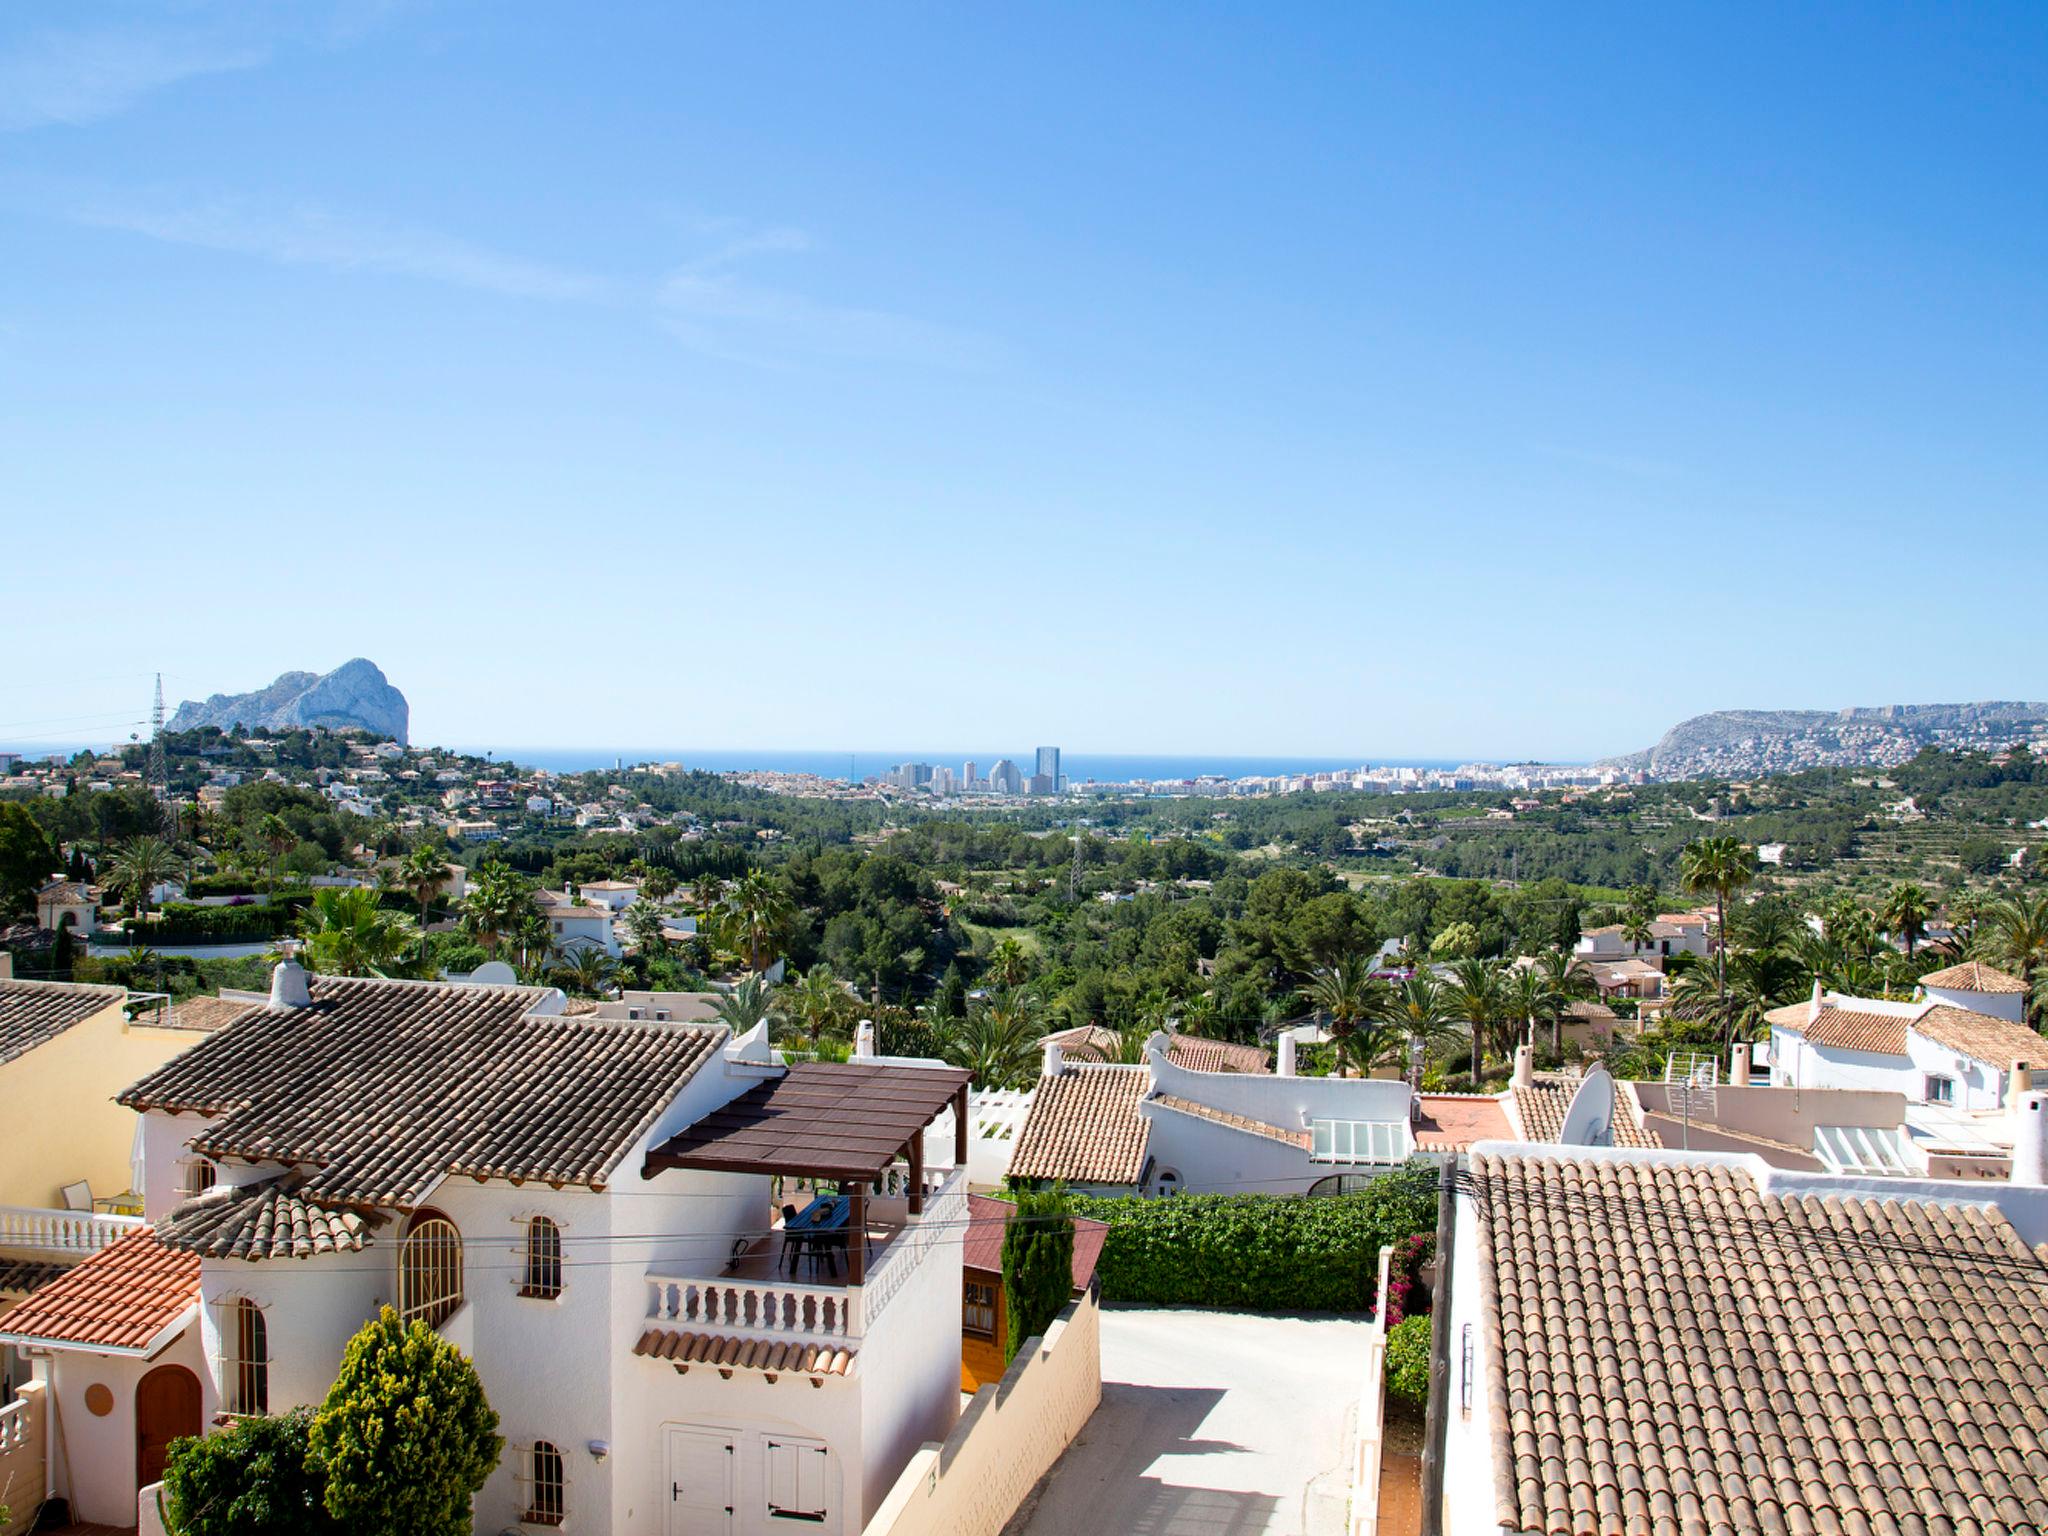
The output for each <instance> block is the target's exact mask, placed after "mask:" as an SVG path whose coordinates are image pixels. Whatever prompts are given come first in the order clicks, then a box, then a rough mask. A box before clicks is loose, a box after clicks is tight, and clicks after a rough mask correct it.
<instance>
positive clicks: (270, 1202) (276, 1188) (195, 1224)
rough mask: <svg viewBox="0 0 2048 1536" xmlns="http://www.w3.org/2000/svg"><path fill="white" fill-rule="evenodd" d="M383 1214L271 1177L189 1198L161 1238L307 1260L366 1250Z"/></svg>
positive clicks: (207, 1252) (203, 1249)
mask: <svg viewBox="0 0 2048 1536" xmlns="http://www.w3.org/2000/svg"><path fill="white" fill-rule="evenodd" d="M382 1219H383V1218H381V1217H380V1216H378V1215H376V1214H375V1213H374V1212H373V1213H371V1215H370V1216H369V1218H368V1219H367V1220H366V1219H365V1218H364V1217H363V1216H361V1215H359V1214H358V1213H357V1212H355V1211H348V1210H331V1209H329V1208H327V1207H325V1206H320V1205H315V1204H314V1203H313V1202H312V1201H310V1200H306V1199H303V1198H302V1197H301V1196H300V1195H299V1193H298V1191H297V1189H296V1188H294V1187H291V1186H290V1185H288V1184H287V1183H286V1181H284V1180H281V1179H267V1180H265V1181H264V1182H262V1183H260V1184H244V1185H241V1186H240V1187H239V1188H230V1187H228V1186H227V1185H219V1186H216V1187H215V1188H213V1189H210V1190H208V1191H207V1192H206V1193H205V1194H203V1195H200V1196H197V1197H196V1198H194V1199H191V1200H188V1201H186V1202H185V1203H184V1204H183V1205H181V1206H179V1207H178V1208H177V1209H176V1210H175V1211H173V1212H171V1214H170V1215H169V1216H168V1217H166V1218H165V1219H164V1220H163V1221H161V1222H159V1223H158V1224H157V1238H158V1240H159V1241H160V1242H163V1243H165V1244H167V1245H168V1246H170V1247H173V1248H184V1249H188V1250H189V1251H191V1252H193V1253H196V1254H199V1255H200V1256H201V1257H203V1258H209V1259H247V1260H248V1261H250V1262H251V1263H256V1262H259V1261H261V1260H264V1259H307V1258H311V1257H312V1256H313V1255H314V1254H316V1253H360V1252H361V1251H362V1249H363V1248H364V1246H365V1245H366V1244H368V1243H369V1241H370V1229H371V1227H372V1226H373V1225H378V1224H381V1222H382Z"/></svg>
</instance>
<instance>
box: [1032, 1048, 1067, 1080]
mask: <svg viewBox="0 0 2048 1536" xmlns="http://www.w3.org/2000/svg"><path fill="white" fill-rule="evenodd" d="M1066 1064H1067V1053H1066V1052H1065V1051H1063V1050H1061V1049H1060V1043H1059V1041H1057V1040H1048V1041H1046V1042H1045V1066H1044V1068H1043V1069H1042V1070H1041V1072H1040V1074H1039V1075H1040V1076H1042V1077H1058V1076H1059V1075H1060V1073H1061V1071H1062V1070H1063V1069H1064V1068H1065V1067H1066Z"/></svg>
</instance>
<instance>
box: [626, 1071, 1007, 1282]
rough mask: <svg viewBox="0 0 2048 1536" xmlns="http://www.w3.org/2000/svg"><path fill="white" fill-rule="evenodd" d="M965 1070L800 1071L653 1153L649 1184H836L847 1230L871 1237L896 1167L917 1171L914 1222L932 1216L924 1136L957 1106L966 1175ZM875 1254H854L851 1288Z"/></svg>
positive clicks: (645, 1173)
mask: <svg viewBox="0 0 2048 1536" xmlns="http://www.w3.org/2000/svg"><path fill="white" fill-rule="evenodd" d="M968 1079H969V1074H968V1073H967V1072H965V1071H963V1070H961V1069H959V1068H957V1067H907V1066H893V1065H892V1066H883V1065H879V1064H874V1063H869V1062H860V1061H849V1062H826V1061H807V1062H799V1063H798V1064H797V1065H795V1066H793V1067H790V1068H789V1069H788V1070H787V1071H786V1072H785V1073H784V1074H783V1075H782V1076H781V1077H778V1078H774V1079H771V1080H770V1081H768V1082H764V1083H761V1084H759V1085H758V1086H756V1087H754V1088H750V1089H748V1090H747V1091H746V1092H745V1093H743V1094H741V1095H740V1096H739V1097H738V1098H736V1099H734V1100H733V1101H732V1102H731V1103H729V1104H726V1105H723V1106H722V1107H720V1108H718V1109H715V1110H713V1111H712V1112H711V1113H710V1114H708V1115H706V1116H704V1118H703V1119H701V1120H699V1121H697V1122H696V1124H694V1125H692V1126H690V1127H689V1128H688V1129H686V1130H683V1131H679V1132H677V1133H676V1134H675V1135H674V1136H671V1137H670V1138H669V1139H668V1140H667V1141H665V1142H663V1143H662V1144H661V1145H660V1146H658V1147H655V1148H654V1149H653V1150H652V1151H650V1152H649V1153H648V1154H647V1161H646V1163H645V1164H644V1165H643V1166H642V1167H641V1170H640V1176H641V1177H642V1178H648V1179H651V1178H653V1177H654V1176H655V1175H656V1174H658V1173H661V1172H663V1171H664V1170H665V1169H669V1168H695V1169H698V1170H700V1171H704V1172H709V1173H765V1174H782V1175H785V1176H787V1177H794V1178H802V1179H811V1180H814V1181H815V1180H820V1179H830V1180H832V1181H833V1182H835V1183H839V1184H843V1185H847V1186H849V1188H850V1195H851V1200H852V1212H851V1217H850V1220H849V1225H850V1227H851V1229H852V1231H853V1232H854V1233H856V1234H858V1233H860V1232H862V1231H864V1230H865V1228H866V1223H867V1196H868V1191H869V1189H870V1187H871V1186H873V1185H875V1184H877V1183H878V1182H880V1180H881V1179H882V1177H883V1175H885V1174H886V1173H887V1172H888V1170H889V1167H890V1165H891V1164H893V1163H894V1162H895V1161H896V1160H897V1159H898V1158H902V1159H903V1160H904V1161H905V1162H907V1163H908V1164H909V1165H910V1189H909V1206H910V1214H911V1215H913V1216H917V1215H921V1214H923V1211H924V1134H925V1131H926V1130H927V1129H929V1128H930V1126H931V1123H932V1122H933V1121H934V1120H936V1119H938V1117H939V1116H940V1115H942V1114H944V1113H945V1112H946V1110H947V1109H948V1108H949V1107H950V1108H951V1109H952V1111H953V1160H954V1163H955V1165H956V1166H958V1167H961V1168H964V1167H966V1166H967V1084H968ZM866 1271H867V1245H866V1244H865V1243H863V1242H860V1241H854V1242H851V1243H849V1244H848V1245H847V1270H846V1278H847V1282H848V1283H849V1284H851V1285H859V1284H860V1283H861V1282H862V1281H863V1280H864V1279H865V1278H866Z"/></svg>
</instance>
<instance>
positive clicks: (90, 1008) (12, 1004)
mask: <svg viewBox="0 0 2048 1536" xmlns="http://www.w3.org/2000/svg"><path fill="white" fill-rule="evenodd" d="M127 1003H128V993H127V992H126V990H124V989H123V988H121V987H101V986H87V985H84V984H83V983H76V982H66V981H23V980H9V981H0V1127H5V1133H6V1152H5V1154H4V1155H0V1206H30V1207H52V1208H57V1209H62V1208H63V1207H64V1204H65V1199H64V1191H65V1189H66V1187H68V1186H75V1185H77V1184H78V1183H79V1182H80V1181H84V1182H85V1183H87V1184H89V1185H90V1186H91V1189H92V1193H93V1195H94V1196H95V1197H104V1196H108V1195H118V1194H120V1193H122V1192H123V1191H125V1190H126V1189H127V1188H128V1186H129V1183H130V1182H131V1179H132V1177H133V1175H132V1172H131V1167H130V1159H131V1158H132V1157H133V1155H134V1150H135V1111H134V1110H132V1109H125V1108H123V1107H122V1106H121V1105H119V1104H116V1103H115V1102H114V1095H115V1094H117V1093H119V1092H120V1091H121V1090H122V1089H124V1088H126V1087H127V1086H128V1085H129V1084H130V1083H132V1082H134V1081H135V1080H136V1079H137V1078H138V1077H141V1076H142V1075H144V1074H145V1073H148V1072H152V1071H154V1070H156V1068H158V1067H160V1066H162V1065H163V1064H164V1063H165V1062H167V1061H169V1060H170V1059H171V1058H172V1057H173V1056H176V1055H177V1054H178V1053H179V1052H181V1051H183V1050H184V1049H185V1048H186V1047H187V1046H189V1045H191V1044H192V1043H193V1042H194V1041H195V1040H197V1039H199V1038H200V1033H199V1032H196V1031H195V1030H194V1029H192V1028H191V1027H189V1026H187V1025H185V1024H184V1022H183V1021H179V1022H178V1023H177V1024H173V1023H172V1019H171V1015H170V1013H169V1012H168V1011H167V1010H157V1009H153V1008H143V1009H142V1010H141V1011H139V1012H138V1013H137V1015H136V1017H135V1018H134V1019H133V1020H131V1019H130V1018H129V1017H128V1009H127V1006H126V1005H127Z"/></svg>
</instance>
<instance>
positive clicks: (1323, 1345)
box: [1005, 1308, 1365, 1536]
mask: <svg viewBox="0 0 2048 1536" xmlns="http://www.w3.org/2000/svg"><path fill="white" fill-rule="evenodd" d="M1364 1370H1365V1324H1363V1323H1357V1322H1349V1321H1340V1320H1337V1319H1333V1318H1316V1319H1306V1318H1298V1317H1265V1316H1251V1315H1247V1314H1244V1313H1229V1312H1188V1311H1177V1310H1166V1309H1161V1310H1153V1309H1150V1308H1129V1309H1126V1308H1115V1309H1111V1310H1107V1311H1105V1312H1104V1313H1103V1315H1102V1406H1101V1407H1100V1408H1098V1409H1096V1411H1095V1417H1094V1418H1092V1419H1090V1420H1089V1421H1088V1427H1087V1428H1086V1429H1084V1430H1083V1431H1082V1432H1081V1435H1080V1438H1078V1439H1077V1440H1075V1442H1074V1443H1073V1444H1072V1445H1070V1446H1069V1447H1067V1453H1066V1454H1065V1455H1064V1456H1062V1457H1061V1458H1060V1459H1059V1461H1058V1462H1057V1463H1056V1464H1055V1465H1054V1467H1053V1469H1052V1471H1051V1472H1050V1473H1049V1474H1048V1475H1047V1476H1046V1478H1045V1479H1044V1480H1043V1481H1042V1482H1041V1483H1040V1484H1039V1485H1038V1487H1037V1488H1036V1489H1035V1490H1033V1492H1032V1496H1031V1498H1030V1499H1028V1500H1027V1501H1026V1502H1025V1505H1024V1508H1023V1509H1022V1510H1020V1511H1019V1512H1018V1514H1017V1516H1016V1518H1015V1519H1013V1520H1012V1521H1011V1522H1010V1524H1009V1526H1008V1528H1007V1530H1006V1532H1005V1536H1251V1533H1254V1532H1268V1533H1272V1536H1338V1533H1340V1532H1342V1530H1343V1529H1344V1512H1345V1498H1346V1495H1347V1493H1348V1490H1349V1482H1350V1475H1349V1474H1350V1466H1349V1456H1350V1443H1351V1436H1352V1435H1353V1433H1354V1432H1355V1429H1356V1419H1357V1400H1358V1392H1359V1388H1360V1386H1361V1385H1362V1377H1363V1373H1364Z"/></svg>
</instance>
